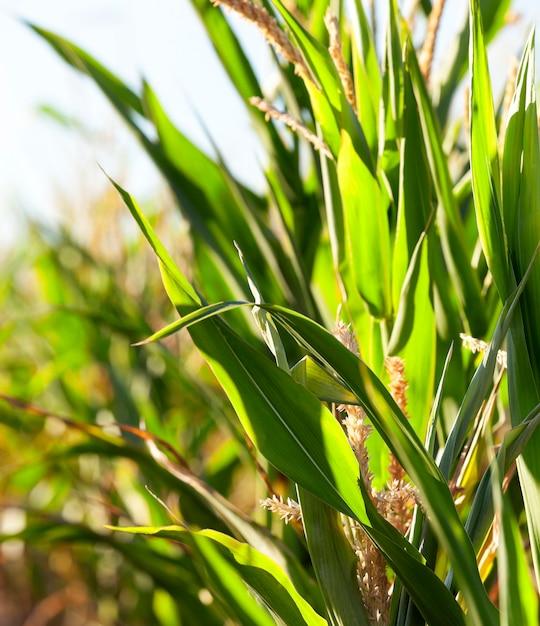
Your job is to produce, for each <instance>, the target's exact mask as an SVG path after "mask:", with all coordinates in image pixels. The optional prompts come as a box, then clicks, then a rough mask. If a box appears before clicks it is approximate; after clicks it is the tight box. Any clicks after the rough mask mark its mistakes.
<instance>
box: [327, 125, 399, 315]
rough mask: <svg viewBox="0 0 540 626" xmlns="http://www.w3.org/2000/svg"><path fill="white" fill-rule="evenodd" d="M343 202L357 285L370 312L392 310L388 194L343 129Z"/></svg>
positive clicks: (340, 169)
mask: <svg viewBox="0 0 540 626" xmlns="http://www.w3.org/2000/svg"><path fill="white" fill-rule="evenodd" d="M337 173H338V181H339V187H340V190H341V198H342V202H343V210H344V221H345V233H346V234H347V237H348V239H347V243H346V245H347V251H348V255H349V258H350V264H351V267H352V271H353V275H354V277H355V281H356V288H357V289H358V292H359V293H360V295H361V296H362V298H363V300H364V301H365V303H366V306H367V307H368V309H369V311H370V313H371V314H372V315H373V316H374V317H376V318H389V317H390V316H391V313H392V297H391V250H390V232H389V227H388V216H387V208H388V197H387V195H386V193H385V191H384V189H383V187H382V186H381V185H380V183H379V181H378V180H377V178H376V177H374V176H373V174H372V173H371V172H370V171H369V169H368V167H367V166H366V165H365V163H364V161H363V160H362V159H361V158H360V156H359V155H358V154H357V152H356V150H355V148H354V146H353V141H352V139H351V137H350V135H349V134H348V133H347V132H346V131H343V133H342V137H341V147H340V150H339V157H338V165H337Z"/></svg>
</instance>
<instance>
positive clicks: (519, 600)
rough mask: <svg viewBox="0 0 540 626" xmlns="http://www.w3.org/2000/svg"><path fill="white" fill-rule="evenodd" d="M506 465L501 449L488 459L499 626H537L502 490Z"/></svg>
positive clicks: (520, 547)
mask: <svg viewBox="0 0 540 626" xmlns="http://www.w3.org/2000/svg"><path fill="white" fill-rule="evenodd" d="M489 438H491V437H489ZM491 443H492V442H491ZM507 465H508V464H507V462H506V459H505V454H504V449H503V453H502V454H501V452H499V454H498V455H497V457H496V458H495V459H493V460H492V474H493V480H492V488H493V501H494V503H495V510H496V514H497V516H496V520H497V530H498V535H499V539H498V551H497V572H498V579H499V597H500V607H501V622H500V623H501V626H512V625H513V624H527V625H530V626H534V625H535V624H537V623H538V595H537V593H536V590H535V588H534V585H533V583H532V580H531V576H530V571H529V563H528V559H527V557H526V554H525V551H524V548H523V543H522V539H521V536H520V532H519V525H518V522H517V520H516V518H515V515H514V513H513V512H512V510H511V509H512V504H511V502H510V500H509V498H508V496H507V495H506V494H505V493H504V492H503V488H502V480H503V478H504V471H505V467H506V466H507Z"/></svg>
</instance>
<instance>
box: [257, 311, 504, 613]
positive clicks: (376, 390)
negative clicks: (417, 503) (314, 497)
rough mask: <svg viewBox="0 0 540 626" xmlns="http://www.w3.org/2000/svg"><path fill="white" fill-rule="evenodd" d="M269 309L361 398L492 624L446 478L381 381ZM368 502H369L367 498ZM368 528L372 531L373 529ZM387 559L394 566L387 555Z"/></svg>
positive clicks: (467, 590)
mask: <svg viewBox="0 0 540 626" xmlns="http://www.w3.org/2000/svg"><path fill="white" fill-rule="evenodd" d="M268 310H269V311H271V313H272V314H273V316H274V317H275V319H276V321H277V322H278V323H279V324H281V325H283V327H284V328H285V329H286V330H288V332H290V333H291V335H292V336H293V337H294V338H296V340H297V341H298V342H299V343H300V344H301V345H302V346H303V347H304V348H305V349H307V350H308V351H309V352H310V353H311V354H312V356H313V357H315V358H317V359H318V360H319V361H320V362H321V363H322V364H323V365H324V366H325V367H327V368H328V369H329V370H330V371H333V372H335V374H336V375H337V376H338V379H339V380H341V382H342V383H343V384H344V385H346V386H347V387H348V388H349V390H350V391H352V392H353V393H354V394H355V395H356V396H357V397H358V399H359V400H360V401H361V402H362V406H363V408H364V410H365V411H366V414H367V415H368V417H369V419H370V420H371V422H372V423H373V426H374V427H375V428H376V429H377V431H378V432H379V434H380V435H381V437H382V438H383V440H384V441H385V442H386V443H387V445H388V446H389V447H390V449H391V450H392V452H393V453H394V455H395V456H396V457H397V459H398V460H399V462H400V463H401V465H402V466H403V468H404V469H405V470H406V472H407V473H408V474H409V476H410V477H411V479H412V480H413V482H414V483H415V485H416V486H417V487H418V489H419V490H420V493H421V497H422V501H423V503H424V505H425V507H426V510H427V512H428V514H429V516H430V521H431V524H432V526H433V528H434V531H435V533H436V535H437V538H438V539H439V541H440V542H441V544H442V545H443V546H444V547H445V549H446V550H447V552H448V555H449V558H450V561H451V563H452V566H453V567H454V568H455V570H456V575H457V577H458V579H459V583H460V588H461V589H462V590H463V594H464V597H465V599H466V601H467V605H468V610H469V612H470V614H471V615H472V616H474V617H473V618H474V619H475V620H476V621H477V622H478V623H486V624H491V623H494V621H495V611H494V608H493V605H492V604H491V602H490V601H489V598H488V596H487V594H486V591H485V589H484V586H483V584H482V582H481V580H480V576H479V573H478V569H477V565H476V556H475V554H474V551H473V549H472V545H471V543H470V540H469V537H468V536H467V534H466V532H465V529H464V528H463V526H462V524H461V521H460V520H459V516H458V514H457V511H456V508H455V505H454V502H453V499H452V495H451V494H450V490H449V488H448V485H447V483H446V480H445V479H444V478H443V476H442V474H441V473H440V472H439V470H438V468H437V467H436V465H435V463H434V461H433V459H432V458H431V456H430V455H429V454H428V453H427V451H426V449H425V448H424V446H423V445H422V443H421V442H420V440H419V439H418V437H417V435H416V433H415V432H414V430H413V429H412V427H411V425H410V424H409V422H408V421H407V419H406V418H405V417H404V416H403V414H402V413H401V411H400V409H399V408H398V407H397V405H396V404H395V402H394V401H393V399H392V398H391V396H390V395H389V393H388V391H387V390H386V388H385V387H384V385H383V384H382V383H381V381H380V380H379V379H378V378H377V377H376V376H375V374H374V373H373V372H372V371H371V370H370V369H369V368H368V367H367V366H366V365H365V363H363V362H362V361H361V360H359V359H358V358H357V357H355V356H354V355H353V354H352V353H351V352H349V351H348V350H347V349H346V348H345V347H344V346H342V345H341V344H340V343H339V342H338V341H337V340H336V339H335V338H334V337H333V336H332V335H331V334H329V333H328V332H327V331H325V330H324V329H322V328H321V327H319V326H318V325H317V324H315V323H314V322H312V321H311V320H308V319H307V318H305V317H303V316H301V315H298V314H296V313H293V312H291V311H287V310H286V309H283V308H281V307H277V306H272V307H268ZM366 507H369V504H368V503H367V502H366ZM368 512H369V508H368ZM370 532H373V533H376V532H377V529H375V528H374V529H373V530H370ZM389 562H390V563H391V565H392V567H395V563H394V562H393V560H392V559H391V558H389ZM396 571H397V570H396ZM402 582H403V584H404V585H405V586H406V587H407V581H406V580H404V579H403V578H402Z"/></svg>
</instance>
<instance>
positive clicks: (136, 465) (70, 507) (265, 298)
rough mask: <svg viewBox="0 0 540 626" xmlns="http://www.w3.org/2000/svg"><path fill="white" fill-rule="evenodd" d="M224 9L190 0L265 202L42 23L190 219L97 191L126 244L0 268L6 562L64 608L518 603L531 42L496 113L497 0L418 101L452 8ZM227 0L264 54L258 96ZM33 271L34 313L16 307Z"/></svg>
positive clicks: (52, 247)
mask: <svg viewBox="0 0 540 626" xmlns="http://www.w3.org/2000/svg"><path fill="white" fill-rule="evenodd" d="M215 4H217V5H219V7H222V8H216V7H213V6H211V4H210V3H208V2H207V1H206V0H193V1H192V5H193V7H194V9H195V10H196V11H197V12H198V13H199V15H200V18H201V20H202V22H203V24H204V25H205V27H206V30H207V33H208V37H209V39H210V41H211V42H212V44H213V46H214V49H215V51H216V54H217V55H218V57H219V59H220V60H221V62H222V64H223V67H224V70H225V71H226V72H227V74H228V76H229V78H230V80H231V83H232V84H233V86H234V87H235V88H236V89H237V91H238V93H239V95H240V96H241V97H242V99H243V100H244V101H245V102H246V105H247V106H248V107H249V111H250V113H251V115H252V118H253V122H254V127H255V129H256V130H257V132H258V133H259V135H260V137H261V140H262V142H263V144H264V146H265V147H266V150H267V157H268V161H267V163H266V165H265V176H266V181H267V190H266V193H264V194H259V193H256V192H255V191H254V190H252V189H249V188H248V187H246V186H245V185H244V184H242V183H240V182H239V181H238V180H236V179H235V177H234V176H233V175H232V173H231V172H230V171H229V169H228V168H227V165H226V162H225V161H224V159H223V158H222V157H221V155H220V154H219V153H218V151H217V149H216V155H215V158H214V159H212V158H210V157H209V156H207V155H206V154H204V153H203V152H202V151H201V150H199V149H198V148H197V147H196V146H195V145H194V144H193V143H191V142H190V141H189V140H188V139H187V137H186V136H185V135H184V134H183V133H182V132H181V131H180V130H179V129H178V128H176V127H175V126H174V124H173V123H172V121H171V120H170V118H169V117H168V115H167V113H166V111H164V109H163V107H162V106H161V104H160V101H159V98H158V95H157V94H156V93H155V92H154V91H153V90H152V88H151V86H150V85H148V84H146V83H145V84H143V85H142V88H141V92H140V93H135V92H134V91H133V90H132V89H130V88H129V87H128V86H127V85H126V84H124V83H123V82H122V81H121V80H120V79H119V78H117V77H116V76H114V75H113V74H111V73H110V72H109V71H108V70H107V69H106V68H104V67H103V66H102V65H100V64H99V63H98V62H97V61H96V60H95V59H93V58H92V57H90V56H89V55H88V54H87V53H85V52H84V51H83V50H81V49H80V48H78V47H77V46H76V45H74V44H72V43H70V42H69V41H67V40H66V39H63V38H61V37H59V36H57V35H55V34H53V33H50V32H47V31H45V30H43V29H41V28H39V27H37V26H32V28H34V30H35V31H36V32H37V33H38V34H40V35H41V36H42V37H43V38H44V39H45V40H46V41H47V42H48V43H49V44H50V45H51V46H52V47H53V48H54V49H55V50H56V51H57V52H58V54H59V55H60V56H61V57H63V58H64V60H66V61H67V62H68V63H70V64H71V65H73V66H74V67H75V68H76V69H78V70H79V71H81V72H83V73H86V74H87V75H89V76H90V77H91V78H92V79H93V80H94V81H95V82H96V84H97V85H98V86H99V87H100V88H101V89H102V91H103V92H104V94H105V95H106V96H107V97H108V98H109V100H110V102H111V104H112V105H113V106H114V107H115V108H116V110H117V111H118V113H119V114H120V115H121V117H122V118H123V119H124V121H125V122H126V123H127V124H128V126H129V127H130V128H131V129H132V130H133V132H134V133H135V134H136V135H137V137H138V138H139V139H140V142H141V144H142V146H143V148H144V149H145V150H146V151H147V153H148V154H149V156H150V157H151V158H152V159H153V161H154V163H155V164H156V165H157V167H158V168H159V170H160V171H161V173H162V174H163V177H164V179H165V180H166V181H167V183H168V184H169V186H170V189H171V191H172V194H173V196H174V199H175V200H176V203H177V205H178V207H179V208H180V210H181V213H182V217H183V220H184V223H185V224H187V225H188V227H189V231H188V235H187V236H186V235H184V237H183V238H178V239H177V238H172V237H171V233H170V230H168V229H169V228H170V227H169V226H168V224H169V221H167V225H165V226H164V225H163V224H162V223H161V224H160V223H159V221H163V220H165V219H167V220H171V219H172V217H171V216H167V217H165V216H164V215H163V214H162V215H161V217H160V218H159V220H158V218H156V216H155V215H154V216H153V217H152V216H150V217H149V216H148V211H147V210H146V209H145V208H144V207H142V208H141V207H140V206H139V205H138V204H137V202H136V200H135V199H134V198H133V197H132V196H131V195H130V194H129V193H128V192H127V191H126V190H124V189H123V188H122V187H121V186H120V185H119V184H117V183H116V182H114V181H111V183H112V187H113V188H114V189H116V191H117V192H118V194H119V197H120V198H121V199H122V200H123V201H124V203H125V205H126V206H127V208H128V209H129V211H130V212H131V214H132V216H133V218H134V219H135V221H136V222H137V224H138V226H139V228H140V231H141V233H142V236H143V237H144V238H145V239H146V241H147V243H148V244H149V248H147V249H146V252H145V253H143V252H142V251H141V246H140V240H139V239H135V240H132V241H130V242H129V243H128V244H126V243H125V242H124V243H123V241H124V240H123V237H122V235H121V233H119V234H118V238H117V242H116V243H117V245H118V254H119V257H118V258H117V259H115V262H114V263H113V262H111V261H108V260H107V254H106V253H105V251H104V250H100V249H99V246H98V247H96V245H97V244H94V246H86V247H81V246H80V245H79V244H77V243H76V241H75V240H74V239H73V237H70V235H69V234H67V233H63V234H62V235H54V236H50V235H47V236H45V235H44V234H43V233H40V232H35V233H33V235H32V247H31V248H30V249H31V253H29V252H28V251H27V252H25V253H24V254H23V255H22V256H20V257H18V258H17V257H16V258H15V259H14V262H13V267H12V268H10V271H9V272H6V273H4V277H3V281H4V283H3V289H2V298H3V300H4V302H5V310H6V311H8V323H7V324H4V330H3V334H4V344H3V347H2V352H1V353H0V358H1V359H2V363H3V364H4V372H5V373H4V374H3V377H4V376H5V381H4V385H3V386H4V388H5V389H8V390H9V394H7V393H6V394H5V395H4V396H3V399H4V405H3V409H2V421H3V423H4V431H5V436H6V444H5V447H6V450H7V454H8V463H7V465H6V467H7V469H6V470H5V471H4V473H3V481H4V485H5V495H4V501H5V502H6V504H7V506H8V507H9V508H7V510H6V511H5V512H4V526H8V524H7V522H6V520H8V521H9V519H8V518H9V516H8V513H9V515H10V516H11V518H13V516H14V515H15V516H16V512H18V514H19V521H18V524H19V528H18V529H16V530H15V531H13V532H11V533H8V532H5V533H4V534H3V535H2V539H3V541H4V542H6V543H5V544H4V547H5V548H6V549H5V550H4V552H3V553H4V554H9V550H12V552H13V553H15V554H17V551H19V554H24V562H25V563H26V565H27V570H26V571H37V572H42V571H43V568H45V571H48V570H51V571H52V572H53V573H54V576H53V577H49V578H47V577H46V576H44V580H42V581H37V582H35V584H34V585H32V586H31V587H30V588H31V589H32V592H33V593H36V594H39V593H41V594H42V597H45V598H48V599H50V598H51V597H55V596H54V593H57V594H58V593H59V591H56V592H55V591H54V589H55V585H56V589H58V588H59V587H58V586H59V585H60V584H61V583H62V582H63V583H64V584H65V581H66V580H71V579H74V580H76V581H77V584H78V585H79V586H78V587H76V588H75V587H73V585H71V586H68V587H67V589H68V590H70V593H71V595H69V594H68V593H67V592H66V593H65V594H64V596H65V597H64V596H63V600H62V602H64V605H61V607H62V608H61V609H60V610H58V609H57V613H58V614H60V613H65V614H66V618H65V619H66V620H67V619H68V617H67V607H68V605H69V610H70V611H71V612H72V613H73V611H75V610H76V607H79V608H78V609H77V610H78V613H77V615H78V619H79V620H80V619H85V620H86V621H85V622H84V623H89V622H90V621H91V620H94V622H96V623H106V624H116V623H129V624H138V623H141V624H143V623H159V624H164V625H166V626H168V625H169V624H171V625H172V624H179V623H186V624H213V623H216V624H217V623H239V624H274V623H283V624H288V625H289V624H291V625H292V624H323V623H330V624H336V625H337V624H340V625H341V624H343V625H347V624H355V625H356V624H377V623H380V624H395V625H408V626H409V625H413V624H426V623H427V624H432V625H436V624H440V625H444V626H446V625H448V624H474V625H475V626H476V625H480V624H481V625H490V624H498V623H501V624H518V623H519V624H531V625H533V624H537V623H538V618H539V613H538V581H539V578H540V562H539V557H540V550H539V549H540V504H539V492H538V484H540V482H539V479H540V465H539V464H540V460H539V459H540V440H539V436H540V435H539V434H538V432H537V430H536V426H537V424H538V420H539V415H540V403H539V397H538V389H539V384H540V374H539V369H538V360H539V356H538V355H539V354H540V351H539V346H538V341H539V340H538V332H537V328H536V324H535V319H536V316H535V312H536V310H537V309H538V305H537V299H538V298H539V295H538V294H539V290H540V270H539V269H538V266H537V265H536V264H535V259H536V254H537V245H538V241H539V230H538V227H537V224H536V216H537V215H538V214H539V211H540V182H539V181H540V177H539V175H538V174H539V170H540V154H539V137H538V117H537V110H536V99H535V88H534V76H535V74H534V72H535V70H534V32H533V33H532V34H531V36H530V38H529V40H528V42H527V45H526V47H525V49H524V52H523V56H522V60H521V63H520V65H519V69H518V71H517V75H516V76H514V77H511V78H510V81H509V88H508V90H507V92H508V93H509V94H510V96H509V97H508V98H507V99H506V100H505V102H503V103H501V105H500V106H497V107H495V106H494V101H493V95H492V90H491V84H490V76H489V72H488V65H487V54H486V44H487V42H488V41H489V40H491V39H492V38H493V37H494V36H495V35H496V34H497V32H498V31H499V30H500V29H501V28H502V26H503V23H504V16H505V13H506V11H507V10H508V9H509V5H510V3H509V2H490V1H488V0H485V1H484V2H480V1H479V0H471V1H470V5H469V22H468V24H467V25H466V26H465V27H464V29H463V31H462V32H460V33H459V34H458V37H457V43H456V46H455V48H454V50H455V53H452V54H449V55H448V65H447V67H446V68H445V74H444V76H445V80H444V83H443V87H442V88H440V89H435V90H434V91H436V92H437V95H436V96H433V95H432V91H431V89H430V86H431V85H433V84H435V78H434V77H432V76H431V66H432V57H433V51H434V46H435V43H436V35H437V31H438V27H439V21H440V19H441V14H442V10H443V7H444V2H441V1H439V2H434V3H433V4H431V3H429V2H422V3H420V4H419V6H418V8H417V9H416V12H415V14H414V15H411V16H410V18H409V21H407V20H406V19H404V17H403V16H402V15H401V14H400V12H399V11H398V6H397V3H396V1H395V0H388V2H387V14H388V15H387V23H386V25H385V32H384V43H383V45H382V51H378V50H377V47H376V45H375V40H376V38H375V33H374V21H373V16H371V17H370V16H368V15H367V14H366V12H365V9H364V6H363V4H362V3H361V2H360V1H357V0H355V1H351V2H347V3H344V4H342V3H336V4H335V5H334V4H332V10H333V11H335V14H334V13H332V11H331V10H329V6H328V5H329V2H327V1H323V0H321V1H320V2H319V1H317V2H313V3H311V2H297V3H296V4H295V5H294V6H291V5H290V3H288V4H287V5H285V4H283V3H282V2H281V1H280V0H272V1H269V2H263V3H262V4H257V5H256V4H252V3H251V2H249V1H247V0H217V1H216V2H215ZM223 8H224V9H230V10H232V11H235V12H236V13H238V14H240V15H241V16H243V17H244V18H246V19H247V20H248V21H250V22H252V23H254V24H255V25H256V26H257V27H258V28H259V29H260V31H261V33H262V35H263V36H264V37H265V38H266V39H267V41H268V42H269V43H270V44H271V45H272V47H273V48H272V49H273V51H274V53H275V62H276V68H277V70H278V71H279V76H280V82H279V86H278V87H277V88H276V90H275V91H274V92H273V93H272V94H264V93H263V90H262V89H261V87H260V85H259V83H258V80H257V77H256V75H255V73H254V71H253V69H252V65H251V63H250V59H249V54H248V51H246V50H244V49H243V48H242V45H241V42H240V41H239V39H238V38H237V36H236V34H235V32H234V30H233V29H232V28H231V25H230V23H229V21H228V20H227V17H226V15H225V14H224V13H223V10H222V9H223ZM415 18H417V19H415ZM422 28H423V29H424V37H423V40H424V44H423V46H422V48H421V49H416V48H415V46H414V45H413V42H414V41H415V40H416V38H417V37H416V31H417V29H422ZM418 32H421V31H420V30H419V31H418ZM467 51H468V57H467ZM467 71H468V72H469V75H470V88H469V89H468V92H467V97H468V118H467V119H466V120H464V121H463V122H461V123H460V125H458V127H457V130H456V127H455V125H454V126H448V121H447V120H448V111H449V107H450V101H451V100H452V99H453V98H455V97H456V96H459V93H460V89H459V87H460V81H461V79H462V77H463V76H464V75H465V74H466V72H467ZM447 126H448V127H447ZM443 131H444V132H445V134H446V136H445V134H443ZM458 131H459V132H458ZM156 221H158V223H157V224H156ZM170 223H171V224H172V223H173V222H172V221H171V222H170ZM160 232H161V233H163V234H162V235H161V237H160V236H159V234H160ZM165 236H166V239H167V242H168V244H167V245H165V244H164V243H163V238H164V237H165ZM95 241H96V242H99V241H100V237H99V233H98V236H97V237H96V238H95ZM173 241H174V246H175V253H176V252H177V251H178V249H179V248H180V249H181V251H182V254H181V255H180V256H178V260H175V259H173V257H172V256H171V254H170V253H169V252H168V250H167V249H168V248H171V249H172V242H173ZM167 242H166V243H167ZM233 242H234V244H235V245H233ZM113 245H114V244H113ZM235 246H236V249H235ZM153 256H155V257H156V258H157V261H158V266H159V271H160V273H161V279H162V282H163V286H164V288H165V292H166V294H167V296H168V298H169V300H170V302H171V303H172V305H173V307H174V309H175V310H176V311H177V313H178V314H179V315H180V317H179V319H176V320H172V321H171V312H170V311H168V310H167V307H166V304H165V302H164V299H163V296H162V295H161V292H160V291H159V289H158V287H157V285H156V283H155V282H153V280H152V278H153V277H154V276H155V274H156V272H155V266H153V265H151V262H149V259H150V258H153ZM30 257H32V258H30ZM29 267H31V268H32V269H31V270H30V269H28V268H29ZM24 268H27V269H24ZM23 269H24V271H23ZM28 279H31V282H32V284H31V285H30V286H29V284H28V283H29V280H28ZM39 292H41V295H40V301H42V302H46V303H47V305H48V308H47V310H46V311H36V310H35V309H33V311H32V312H31V313H29V314H27V315H20V313H17V315H15V312H18V311H20V310H21V308H22V307H24V309H25V310H28V302H29V300H30V301H32V300H33V299H34V298H35V296H36V294H37V293H39ZM249 310H251V313H252V315H249ZM336 314H337V321H336ZM150 327H152V328H154V329H158V330H157V331H155V332H152V330H150ZM184 329H187V331H188V334H189V336H190V337H191V339H188V334H187V333H186V332H185V330H184ZM180 331H182V332H180ZM175 333H176V334H175ZM173 334H174V337H172V335H173ZM460 336H461V337H462V338H463V341H464V345H463V347H462V348H460V347H459V346H458V344H457V342H458V340H459V338H460ZM482 338H484V339H489V343H484V342H483V341H482ZM158 339H159V340H163V341H160V342H159V343H153V342H156V340H158ZM505 341H506V351H503V350H502V346H503V343H504V342H505ZM135 342H137V343H138V345H143V346H144V347H133V346H131V345H130V344H132V343H135ZM148 344H152V345H148ZM477 351H482V352H483V353H484V356H483V359H482V360H481V361H478V360H477V359H476V357H475V356H474V353H475V352H477ZM269 356H270V357H271V358H269ZM506 382H507V384H506ZM43 407H47V409H44V408H43ZM63 415H67V416H69V417H62V416H63ZM258 497H259V498H260V499H261V501H262V504H263V506H264V507H265V508H266V509H267V510H266V511H264V510H263V509H261V508H259V507H258V505H257V499H258ZM273 513H274V514H275V513H277V514H279V516H280V517H281V518H282V519H283V522H280V521H279V520H278V519H277V516H276V515H273ZM21 516H22V517H21ZM144 536H149V537H151V538H152V539H151V540H148V539H145V538H144ZM88 544H90V547H88ZM82 545H84V546H85V547H81V546H82ZM92 545H94V546H95V548H93V549H92V547H91V546H92ZM36 550H37V552H34V551H36ZM58 554H60V555H64V556H58ZM66 554H69V557H66V556H65V555H66ZM34 555H35V556H34ZM44 558H48V561H49V562H48V564H46V565H45V566H43V564H42V563H40V559H42V560H43V559H44ZM13 562H15V559H13ZM59 563H60V565H59ZM32 564H34V565H35V567H34V570H32V569H31V567H30V566H31V565H32ZM10 567H11V565H10ZM77 568H79V569H78V570H77V571H78V574H77V575H74V571H75V569H77ZM21 571H22V570H21ZM141 573H142V574H144V576H142V578H141ZM80 581H83V582H80ZM115 597H118V600H115V601H112V599H113V598H115ZM90 598H93V600H90ZM39 606H40V605H38V607H37V608H39ZM56 606H58V603H57V605H56ZM81 606H82V607H84V610H85V611H87V612H86V614H85V616H84V618H81V615H82V611H83V608H81ZM37 608H36V609H35V610H37ZM46 608H47V607H44V606H43V604H41V611H42V613H43V612H44V611H45V610H46ZM28 623H31V622H28ZM61 623H68V622H67V621H64V622H61ZM70 623H75V622H70Z"/></svg>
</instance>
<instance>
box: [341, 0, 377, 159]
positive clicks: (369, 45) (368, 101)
mask: <svg viewBox="0 0 540 626" xmlns="http://www.w3.org/2000/svg"><path fill="white" fill-rule="evenodd" d="M347 8H348V9H349V11H350V13H351V17H350V24H351V27H352V44H353V45H352V50H353V54H352V58H353V75H354V86H355V92H356V103H357V107H358V120H359V122H360V124H361V125H362V129H363V131H364V134H365V136H366V141H367V143H368V146H369V148H370V151H371V156H372V159H373V162H374V163H376V162H377V159H378V152H379V109H380V100H381V73H380V69H379V64H378V60H377V52H376V50H375V44H374V42H373V37H372V34H371V30H370V27H369V23H368V20H367V17H366V14H365V11H364V7H363V5H362V2H361V0H349V1H348V2H347Z"/></svg>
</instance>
